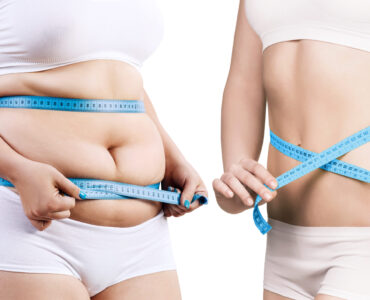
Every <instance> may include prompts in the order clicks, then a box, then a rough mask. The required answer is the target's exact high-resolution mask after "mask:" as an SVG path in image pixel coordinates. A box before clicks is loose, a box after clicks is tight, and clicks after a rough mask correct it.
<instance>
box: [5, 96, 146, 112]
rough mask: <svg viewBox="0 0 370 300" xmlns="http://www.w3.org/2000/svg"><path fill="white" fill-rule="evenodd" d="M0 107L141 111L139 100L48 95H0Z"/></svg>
mask: <svg viewBox="0 0 370 300" xmlns="http://www.w3.org/2000/svg"><path fill="white" fill-rule="evenodd" d="M0 108H30V109H47V110H63V111H84V112H109V113H114V112H117V113H143V112H145V106H144V102H143V101H141V100H120V99H117V100H116V99H78V98H60V97H49V96H34V95H24V96H23V95H21V96H6V97H0Z"/></svg>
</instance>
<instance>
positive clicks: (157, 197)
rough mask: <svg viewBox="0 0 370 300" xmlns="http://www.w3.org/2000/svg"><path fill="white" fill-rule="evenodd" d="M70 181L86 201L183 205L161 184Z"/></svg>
mask: <svg viewBox="0 0 370 300" xmlns="http://www.w3.org/2000/svg"><path fill="white" fill-rule="evenodd" d="M68 179H69V180H70V181H72V182H73V183H74V184H75V185H77V186H78V187H79V188H80V190H81V191H83V192H84V193H85V194H86V199H84V200H87V199H89V200H91V199H99V200H115V199H145V200H150V201H158V202H162V203H167V204H174V205H181V202H180V198H181V193H178V192H171V191H165V190H160V189H159V185H160V184H159V183H156V184H152V185H148V186H140V185H134V184H128V183H123V182H118V181H110V180H101V179H94V178H68ZM0 185H3V186H11V187H14V185H13V184H12V183H11V182H9V181H7V180H5V179H4V178H0ZM196 200H198V201H199V203H200V204H207V203H208V199H207V197H205V196H203V195H200V194H195V195H194V197H193V199H192V201H191V202H194V201H196Z"/></svg>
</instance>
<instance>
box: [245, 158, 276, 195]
mask: <svg viewBox="0 0 370 300" xmlns="http://www.w3.org/2000/svg"><path fill="white" fill-rule="evenodd" d="M240 165H241V166H242V167H243V168H244V169H246V170H248V171H249V172H250V173H252V174H254V175H256V177H257V178H258V179H260V180H261V182H263V183H264V184H266V185H268V186H269V187H270V188H271V189H275V188H276V187H277V185H278V183H277V180H276V178H275V177H274V176H272V175H271V173H270V172H269V171H268V170H267V169H266V168H264V167H263V166H262V165H261V164H259V163H258V162H256V161H255V160H252V159H242V160H241V161H240Z"/></svg>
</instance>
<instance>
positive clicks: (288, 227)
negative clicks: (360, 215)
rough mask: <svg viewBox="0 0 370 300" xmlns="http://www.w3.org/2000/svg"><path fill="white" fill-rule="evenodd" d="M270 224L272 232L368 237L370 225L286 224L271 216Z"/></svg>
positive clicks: (369, 236)
mask: <svg viewBox="0 0 370 300" xmlns="http://www.w3.org/2000/svg"><path fill="white" fill-rule="evenodd" d="M268 221H269V223H270V224H271V226H272V230H271V233H272V232H282V233H288V234H290V235H300V236H322V237H323V236H343V237H345V236H351V237H354V236H362V237H368V238H370V227H367V226H364V227H357V226H353V227H342V226H338V227H337V226H333V227H327V226H324V227H323V226H300V225H292V224H288V223H285V222H282V221H279V220H276V219H273V218H269V219H268Z"/></svg>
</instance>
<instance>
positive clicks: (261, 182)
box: [212, 159, 278, 206]
mask: <svg viewBox="0 0 370 300" xmlns="http://www.w3.org/2000/svg"><path fill="white" fill-rule="evenodd" d="M212 185H213V189H214V191H215V193H216V196H217V195H220V196H222V197H224V198H226V199H231V198H233V197H234V196H237V197H238V198H239V199H240V201H241V202H242V203H243V204H244V205H246V206H251V205H253V203H254V199H253V198H254V193H256V194H258V195H260V196H261V198H262V199H263V200H264V201H265V202H269V201H271V200H272V199H273V198H274V197H276V195H277V192H276V191H271V190H273V189H275V188H277V186H278V182H277V180H276V178H275V177H274V176H272V175H271V173H270V172H269V171H268V170H267V169H266V168H264V167H263V166H262V165H261V164H259V163H258V162H257V161H255V160H253V159H242V160H241V161H240V162H239V163H237V164H233V165H232V166H231V167H230V168H229V170H228V171H227V172H225V173H224V174H223V175H222V176H221V178H220V179H215V180H214V181H213V182H212ZM269 188H271V190H270V189H269ZM252 195H253V196H252Z"/></svg>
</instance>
